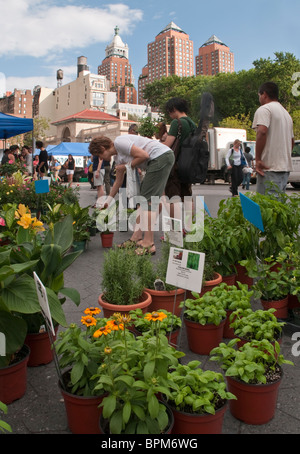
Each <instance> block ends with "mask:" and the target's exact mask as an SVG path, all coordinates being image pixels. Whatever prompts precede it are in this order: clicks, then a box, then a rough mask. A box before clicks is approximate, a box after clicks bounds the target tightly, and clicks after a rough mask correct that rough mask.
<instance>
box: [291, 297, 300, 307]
mask: <svg viewBox="0 0 300 454" xmlns="http://www.w3.org/2000/svg"><path fill="white" fill-rule="evenodd" d="M288 306H289V309H295V307H300V301H299V298H298V296H297V295H289V296H288Z"/></svg>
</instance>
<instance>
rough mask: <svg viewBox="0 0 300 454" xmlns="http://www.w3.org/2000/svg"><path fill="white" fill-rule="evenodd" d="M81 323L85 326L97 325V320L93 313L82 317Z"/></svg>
mask: <svg viewBox="0 0 300 454" xmlns="http://www.w3.org/2000/svg"><path fill="white" fill-rule="evenodd" d="M81 323H82V324H83V325H85V326H96V323H97V320H96V319H95V318H94V317H92V316H91V315H85V316H84V317H81Z"/></svg>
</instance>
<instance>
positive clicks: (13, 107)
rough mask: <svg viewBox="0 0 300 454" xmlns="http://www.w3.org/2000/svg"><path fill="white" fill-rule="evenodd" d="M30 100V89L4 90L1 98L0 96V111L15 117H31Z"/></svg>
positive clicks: (31, 98)
mask: <svg viewBox="0 0 300 454" xmlns="http://www.w3.org/2000/svg"><path fill="white" fill-rule="evenodd" d="M32 100H33V95H32V93H31V90H17V89H15V90H14V91H13V92H6V94H5V96H3V98H0V112H3V113H6V114H9V115H14V116H15V117H22V118H32Z"/></svg>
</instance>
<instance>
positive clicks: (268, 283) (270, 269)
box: [240, 256, 290, 301]
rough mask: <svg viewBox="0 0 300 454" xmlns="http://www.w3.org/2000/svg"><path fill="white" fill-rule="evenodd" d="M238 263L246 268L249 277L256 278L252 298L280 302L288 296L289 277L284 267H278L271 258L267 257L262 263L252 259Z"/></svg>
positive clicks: (275, 261)
mask: <svg viewBox="0 0 300 454" xmlns="http://www.w3.org/2000/svg"><path fill="white" fill-rule="evenodd" d="M240 263H241V265H242V266H245V267H246V269H247V272H248V275H249V277H253V278H257V280H256V282H255V283H254V284H253V286H252V290H253V291H254V297H256V298H261V299H263V300H266V301H271V300H280V299H282V298H285V297H286V296H287V295H288V294H289V292H290V281H289V276H288V275H287V273H286V270H285V267H284V266H280V265H279V264H278V262H277V260H276V259H275V260H274V257H273V256H272V257H267V258H266V259H265V261H264V262H262V263H257V261H256V260H254V259H250V260H242V261H241V262H240ZM275 268H276V269H275Z"/></svg>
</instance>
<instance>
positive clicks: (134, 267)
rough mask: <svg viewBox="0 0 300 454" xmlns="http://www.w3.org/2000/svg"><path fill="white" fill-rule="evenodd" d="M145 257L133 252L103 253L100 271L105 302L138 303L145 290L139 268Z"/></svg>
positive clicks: (111, 251)
mask: <svg viewBox="0 0 300 454" xmlns="http://www.w3.org/2000/svg"><path fill="white" fill-rule="evenodd" d="M144 260H145V257H144V256H137V255H136V254H135V252H134V250H129V249H120V248H112V249H110V250H109V251H107V252H106V253H105V256H104V262H103V269H102V291H103V293H104V299H105V301H106V302H108V303H111V304H116V305H129V304H135V303H137V302H139V300H140V298H141V296H142V293H143V291H144V289H145V282H144V278H143V276H140V272H139V271H140V268H141V267H142V266H143V264H144Z"/></svg>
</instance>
